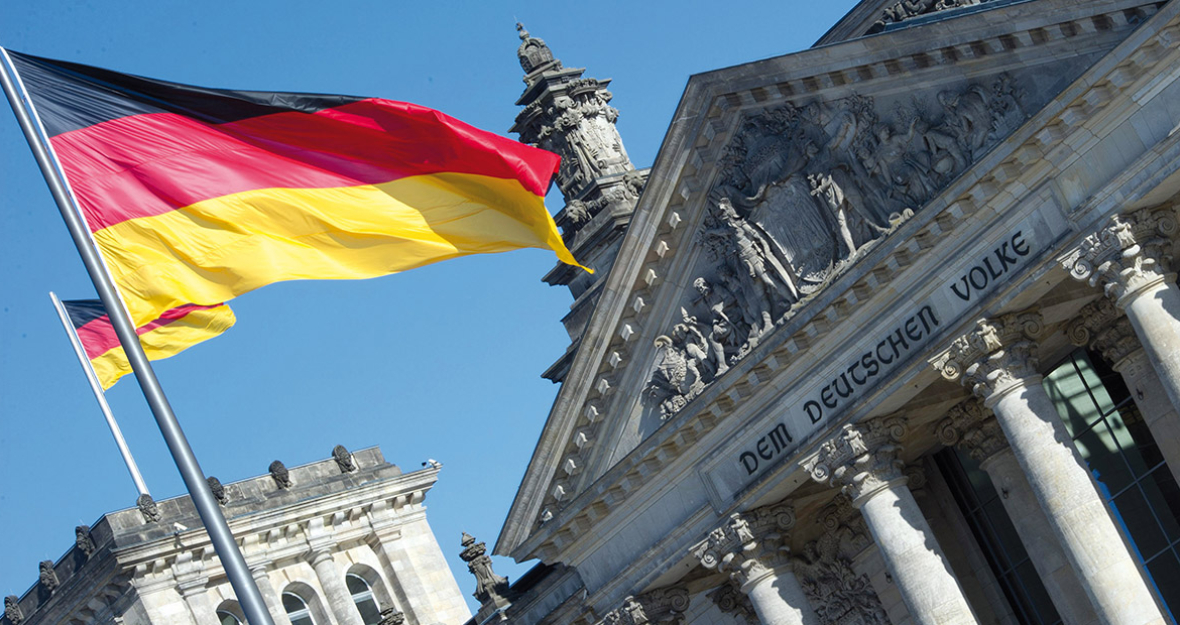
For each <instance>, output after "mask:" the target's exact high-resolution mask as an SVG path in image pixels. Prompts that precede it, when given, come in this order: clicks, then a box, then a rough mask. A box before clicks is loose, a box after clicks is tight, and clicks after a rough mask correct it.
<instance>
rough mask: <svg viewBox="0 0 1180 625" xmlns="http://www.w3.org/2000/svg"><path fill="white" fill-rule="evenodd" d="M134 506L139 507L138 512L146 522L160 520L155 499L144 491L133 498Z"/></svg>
mask: <svg viewBox="0 0 1180 625" xmlns="http://www.w3.org/2000/svg"><path fill="white" fill-rule="evenodd" d="M135 506H136V507H137V508H139V512H140V513H141V514H143V520H144V521H145V522H147V523H156V522H158V521H159V520H160V508H159V506H157V505H156V501H155V500H154V499H152V496H151V495H149V494H147V493H144V494H142V495H140V496H139V498H138V499H136V500H135Z"/></svg>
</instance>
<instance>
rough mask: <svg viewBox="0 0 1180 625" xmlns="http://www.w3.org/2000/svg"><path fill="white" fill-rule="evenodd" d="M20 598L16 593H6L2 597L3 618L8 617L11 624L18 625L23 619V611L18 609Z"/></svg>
mask: <svg viewBox="0 0 1180 625" xmlns="http://www.w3.org/2000/svg"><path fill="white" fill-rule="evenodd" d="M19 601H20V598H19V597H17V596H16V595H8V596H7V597H5V598H4V618H7V619H8V622H9V623H12V625H20V624H21V623H23V622H24V620H25V613H24V612H21V609H20V603H18V602H19Z"/></svg>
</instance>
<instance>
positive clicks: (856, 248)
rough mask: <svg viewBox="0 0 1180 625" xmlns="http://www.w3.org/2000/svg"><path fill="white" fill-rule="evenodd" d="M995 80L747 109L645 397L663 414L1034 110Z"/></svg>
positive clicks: (747, 348) (1007, 83)
mask: <svg viewBox="0 0 1180 625" xmlns="http://www.w3.org/2000/svg"><path fill="white" fill-rule="evenodd" d="M1022 98H1023V93H1022V92H1021V91H1020V90H1018V89H1017V88H1016V87H1015V86H1014V85H1013V84H1012V81H1011V80H1010V79H1009V78H1008V77H1007V76H1006V75H1001V76H1000V77H998V78H997V79H995V80H994V81H993V82H992V83H991V85H990V86H984V85H983V84H978V83H975V84H969V85H968V86H967V87H965V88H963V89H961V90H958V91H943V92H941V93H939V94H938V95H937V98H936V102H927V101H921V100H915V101H914V102H913V103H912V104H911V105H908V106H902V107H900V108H898V109H897V110H896V111H895V113H894V114H893V116H892V117H893V120H892V121H885V120H882V119H881V118H880V117H879V116H878V112H877V107H876V105H875V103H874V100H873V98H871V97H863V96H857V95H853V96H849V97H846V98H842V99H839V100H834V101H831V102H819V101H816V102H812V103H809V104H805V105H795V104H785V105H782V106H779V107H775V108H772V109H768V110H765V111H763V112H760V113H758V114H756V115H754V116H751V117H749V118H747V119H746V120H745V121H744V122H743V124H742V126H741V129H740V130H739V131H738V132H737V133H736V135H735V136H734V138H733V140H732V142H731V144H730V145H729V147H728V148H727V150H726V152H725V155H724V156H723V158H722V159H721V175H720V178H719V182H718V183H717V184H716V185H715V186H714V188H713V190H712V191H711V192H710V194H709V208H708V211H707V212H706V214H705V217H704V219H703V222H702V225H701V228H700V230H699V231H698V232H697V235H696V242H697V243H698V245H699V246H700V247H701V248H702V249H703V250H704V256H705V260H706V261H707V264H706V265H705V266H704V267H703V269H704V270H703V271H702V273H701V274H700V275H699V276H698V277H697V278H696V279H695V280H694V281H693V283H692V284H693V288H692V289H691V290H690V292H689V293H688V294H687V295H686V296H685V300H684V301H683V302H682V305H681V315H680V320H679V321H678V322H676V323H675V324H674V325H673V326H672V327H671V328H669V330H668V331H667V332H666V333H665V334H663V335H661V336H660V337H659V338H657V339H656V342H655V347H656V362H655V364H654V366H653V371H652V374H651V377H650V379H649V381H648V384H647V392H646V397H648V398H649V400H650V403H651V405H652V406H654V407H655V408H657V409H658V410H659V414H660V416H661V418H663V419H667V418H669V417H671V416H672V415H674V414H676V413H677V412H679V411H680V410H681V409H683V408H684V406H685V405H687V404H688V402H689V401H691V400H692V399H693V398H694V397H696V396H698V395H700V393H701V392H702V391H704V389H705V388H706V387H707V386H708V385H709V384H711V383H712V382H713V380H714V379H716V378H717V377H718V376H720V375H723V374H724V373H725V372H726V371H728V370H729V369H730V368H731V367H732V366H733V365H735V364H736V363H737V362H739V361H740V360H741V359H743V358H744V357H745V356H746V355H747V354H749V353H750V352H751V351H752V350H753V349H754V348H755V347H756V346H757V345H758V343H759V341H760V340H761V339H762V338H763V337H765V336H767V335H768V334H769V333H770V332H771V331H773V330H774V328H775V327H776V326H778V325H780V324H781V323H783V322H784V321H785V320H786V319H788V318H790V317H791V316H792V315H794V314H795V313H796V312H797V311H798V310H799V308H800V306H801V305H802V304H803V303H805V302H806V301H807V300H809V299H810V298H811V297H813V296H814V295H815V294H816V293H818V292H820V291H821V290H823V288H825V287H826V286H827V285H828V284H829V283H831V281H832V280H833V279H834V278H835V277H836V276H838V275H840V274H841V273H842V272H844V271H845V270H846V269H847V268H848V267H849V266H851V265H852V263H853V262H855V261H856V259H857V258H859V257H861V256H863V255H864V253H865V252H866V251H867V250H868V249H869V248H870V247H871V246H873V245H875V244H876V243H877V242H879V241H880V240H881V239H883V238H884V237H885V236H887V235H889V234H890V233H892V232H893V231H895V230H896V229H897V228H898V226H900V224H901V223H903V222H904V221H905V220H906V219H908V218H909V216H911V215H913V212H914V211H915V210H917V209H918V208H920V207H921V206H923V205H924V204H926V202H928V201H929V200H930V199H932V198H933V197H934V196H936V195H937V194H938V193H939V192H940V191H941V190H942V189H943V188H945V187H946V185H947V184H949V183H950V181H951V180H953V179H954V178H956V177H957V176H959V175H960V174H962V173H963V172H964V171H966V170H967V168H968V167H970V166H971V164H972V163H973V162H974V161H975V160H976V159H977V158H978V157H979V156H981V155H982V154H983V153H985V152H986V151H988V150H989V149H991V147H992V146H994V145H995V144H996V143H997V142H998V141H999V140H1000V139H1001V138H1002V137H1004V136H1006V135H1007V134H1008V133H1010V132H1011V131H1012V130H1014V129H1015V128H1016V126H1018V125H1019V124H1020V123H1022V122H1023V121H1024V119H1025V114H1024V109H1023V108H1022V106H1021V103H1020V102H1021V99H1022Z"/></svg>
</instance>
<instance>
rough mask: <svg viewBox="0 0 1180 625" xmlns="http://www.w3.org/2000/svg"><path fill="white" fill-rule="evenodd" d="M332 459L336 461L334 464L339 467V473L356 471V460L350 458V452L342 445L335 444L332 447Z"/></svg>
mask: <svg viewBox="0 0 1180 625" xmlns="http://www.w3.org/2000/svg"><path fill="white" fill-rule="evenodd" d="M332 459H333V460H335V461H336V466H338V467H340V472H341V473H352V472H353V471H356V462H355V461H354V460H353V459H352V454H351V453H349V452H348V449H346V448H345V447H344V445H337V446H335V447H333V448H332Z"/></svg>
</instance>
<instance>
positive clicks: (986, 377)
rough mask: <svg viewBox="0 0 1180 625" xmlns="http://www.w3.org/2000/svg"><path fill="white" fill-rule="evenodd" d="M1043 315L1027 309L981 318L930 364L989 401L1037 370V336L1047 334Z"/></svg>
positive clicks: (949, 378) (946, 376)
mask: <svg viewBox="0 0 1180 625" xmlns="http://www.w3.org/2000/svg"><path fill="white" fill-rule="evenodd" d="M1044 331H1045V326H1044V323H1043V322H1042V321H1041V315H1040V313H1038V312H1035V311H1024V312H1018V313H1009V314H1006V315H1001V316H999V317H997V318H995V319H980V320H978V321H976V322H975V329H974V330H972V331H970V332H968V333H967V334H964V335H962V336H960V337H959V338H957V339H955V340H954V341H953V342H952V343H951V346H950V347H949V348H947V349H946V350H944V351H943V352H942V353H940V354H939V355H937V356H935V357H934V358H933V359H932V360H931V361H930V364H931V365H933V366H934V368H935V369H937V370H938V372H939V373H941V374H942V377H944V378H946V379H948V380H952V381H953V380H958V381H959V382H960V383H961V384H963V385H964V386H967V387H969V388H970V389H971V391H972V392H973V393H974V394H975V395H976V396H978V397H980V398H982V399H983V400H985V401H987V400H988V399H989V398H991V397H993V396H994V395H997V394H1002V393H1003V392H1004V391H1007V390H1009V389H1011V388H1013V387H1014V386H1015V385H1017V383H1019V382H1020V380H1023V379H1024V378H1028V377H1032V376H1034V375H1036V374H1037V365H1038V362H1037V344H1036V339H1037V338H1039V337H1040V336H1041V335H1042V334H1044Z"/></svg>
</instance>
